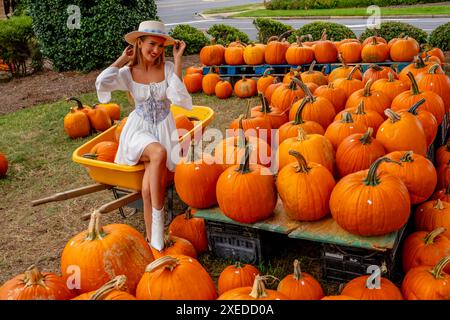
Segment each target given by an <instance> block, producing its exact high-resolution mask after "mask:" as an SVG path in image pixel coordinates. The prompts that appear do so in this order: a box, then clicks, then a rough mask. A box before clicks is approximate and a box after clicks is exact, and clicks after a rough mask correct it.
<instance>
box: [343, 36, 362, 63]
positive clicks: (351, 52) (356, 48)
mask: <svg viewBox="0 0 450 320" xmlns="http://www.w3.org/2000/svg"><path fill="white" fill-rule="evenodd" d="M361 50H362V45H361V43H359V41H350V42H347V43H342V44H341V45H339V48H338V51H339V54H340V55H341V56H342V58H343V59H344V60H345V61H346V62H348V63H355V62H360V61H361Z"/></svg>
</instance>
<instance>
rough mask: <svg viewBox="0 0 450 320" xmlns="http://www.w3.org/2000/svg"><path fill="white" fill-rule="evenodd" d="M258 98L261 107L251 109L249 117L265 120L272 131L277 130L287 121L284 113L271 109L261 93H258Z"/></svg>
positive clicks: (287, 118) (286, 115)
mask: <svg viewBox="0 0 450 320" xmlns="http://www.w3.org/2000/svg"><path fill="white" fill-rule="evenodd" d="M259 98H260V100H261V105H260V106H256V107H254V108H252V109H251V113H250V116H251V117H262V118H265V119H266V120H267V121H268V122H269V123H270V127H271V128H272V129H278V128H279V127H280V126H282V125H283V124H285V123H286V122H287V121H288V120H289V117H288V114H287V113H286V112H282V111H281V110H278V109H276V108H271V107H270V105H269V102H268V101H267V98H266V97H265V96H264V94H262V93H261V92H260V93H259Z"/></svg>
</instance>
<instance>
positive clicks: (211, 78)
mask: <svg viewBox="0 0 450 320" xmlns="http://www.w3.org/2000/svg"><path fill="white" fill-rule="evenodd" d="M213 69H214V68H210V69H209V73H208V74H207V75H205V76H204V77H203V78H202V88H203V92H204V93H205V94H207V95H208V96H212V95H215V94H216V85H217V83H219V82H220V77H219V75H218V74H217V73H215V72H214V71H213Z"/></svg>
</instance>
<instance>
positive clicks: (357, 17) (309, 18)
mask: <svg viewBox="0 0 450 320" xmlns="http://www.w3.org/2000/svg"><path fill="white" fill-rule="evenodd" d="M199 15H200V16H201V17H202V18H203V19H205V20H206V19H211V18H219V19H256V18H270V19H277V20H313V19H314V20H316V19H319V20H320V19H323V20H330V19H367V18H370V16H290V17H275V16H274V17H271V16H269V17H253V16H248V17H233V16H231V15H224V14H208V15H206V14H203V13H200V14H199ZM400 18H409V19H414V18H432V19H435V18H450V14H430V15H386V16H381V19H400Z"/></svg>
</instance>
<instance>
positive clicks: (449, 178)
mask: <svg viewBox="0 0 450 320" xmlns="http://www.w3.org/2000/svg"><path fill="white" fill-rule="evenodd" d="M437 174H438V184H437V188H438V189H442V188H444V187H445V186H446V185H448V184H449V183H450V162H448V163H446V164H441V165H440V166H439V167H437Z"/></svg>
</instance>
